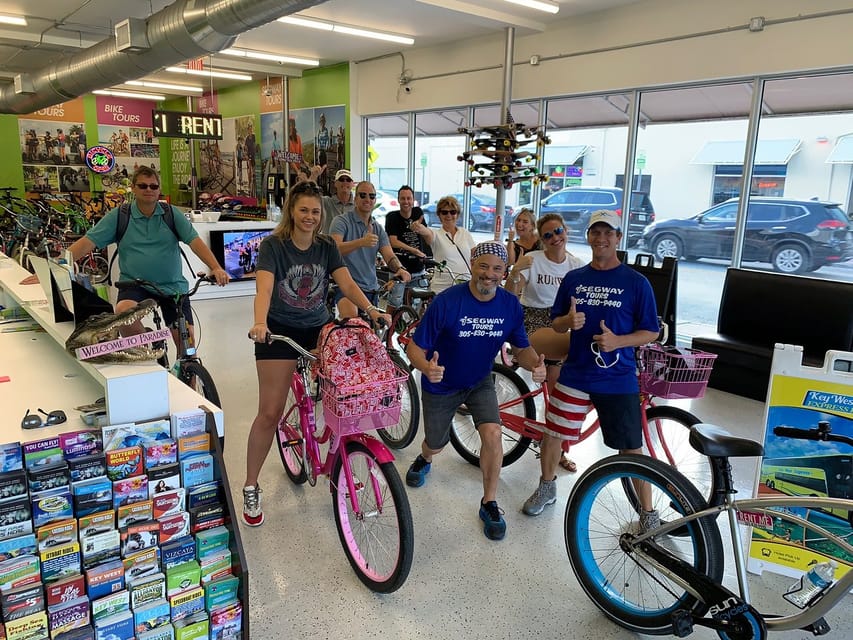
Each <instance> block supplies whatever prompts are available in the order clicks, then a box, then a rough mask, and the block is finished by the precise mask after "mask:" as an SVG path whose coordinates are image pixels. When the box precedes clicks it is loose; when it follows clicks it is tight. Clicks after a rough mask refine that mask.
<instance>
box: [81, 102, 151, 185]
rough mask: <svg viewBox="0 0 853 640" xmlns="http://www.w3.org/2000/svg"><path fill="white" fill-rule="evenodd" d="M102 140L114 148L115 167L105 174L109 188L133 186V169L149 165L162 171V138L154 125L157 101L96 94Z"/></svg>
mask: <svg viewBox="0 0 853 640" xmlns="http://www.w3.org/2000/svg"><path fill="white" fill-rule="evenodd" d="M95 104H96V108H97V114H98V144H102V145H104V146H105V147H108V148H109V149H111V150H112V152H113V154H115V157H116V164H115V167H114V168H113V170H112V171H111V172H110V173H108V174H105V175H102V176H101V182H102V184H103V185H104V189H106V190H114V189H119V188H124V189H128V188H130V179H131V177H133V172H134V171H136V170H137V169H138V168H139V167H140V166H143V165H145V166H148V167H151V168H152V169H154V170H155V171H157V173H158V174H159V172H160V140H159V138H155V137H154V131H153V129H152V127H151V111H152V109H153V105H152V103H151V102H150V101H148V100H134V99H131V98H117V97H115V96H101V95H98V96H95Z"/></svg>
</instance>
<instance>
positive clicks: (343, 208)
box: [320, 169, 355, 233]
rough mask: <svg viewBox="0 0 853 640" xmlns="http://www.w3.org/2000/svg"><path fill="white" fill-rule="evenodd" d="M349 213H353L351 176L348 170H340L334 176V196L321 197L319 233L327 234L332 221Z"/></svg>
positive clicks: (353, 202)
mask: <svg viewBox="0 0 853 640" xmlns="http://www.w3.org/2000/svg"><path fill="white" fill-rule="evenodd" d="M350 211H355V201H354V199H353V194H352V174H351V173H350V172H349V170H348V169H341V170H339V171H338V172H337V173H336V174H335V195H333V196H323V228H322V229H321V230H320V232H321V233H329V229H330V228H331V227H332V220H334V219H335V218H336V217H337V216H339V215H341V214H342V213H348V212H350Z"/></svg>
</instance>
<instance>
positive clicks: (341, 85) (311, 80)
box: [0, 63, 352, 193]
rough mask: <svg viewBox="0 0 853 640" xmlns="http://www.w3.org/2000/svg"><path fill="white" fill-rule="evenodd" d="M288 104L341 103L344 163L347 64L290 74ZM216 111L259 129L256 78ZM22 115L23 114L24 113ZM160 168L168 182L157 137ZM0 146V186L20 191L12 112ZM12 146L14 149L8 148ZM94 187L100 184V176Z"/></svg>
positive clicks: (90, 114)
mask: <svg viewBox="0 0 853 640" xmlns="http://www.w3.org/2000/svg"><path fill="white" fill-rule="evenodd" d="M289 92H290V108H291V109H307V108H311V107H324V106H328V105H339V104H343V105H345V118H346V122H347V126H346V127H345V129H346V137H347V144H346V148H347V164H346V166H349V162H350V160H351V158H350V146H351V140H350V136H351V135H352V132H351V131H350V127H349V126H348V125H349V118H350V106H349V64H348V63H341V64H338V65H334V66H331V67H324V68H321V69H310V70H306V71H305V72H304V73H303V76H302V77H301V78H291V79H290V82H289ZM218 102H219V112H220V114H221V115H222V116H223V117H225V118H231V117H235V116H242V115H248V114H255V131H260V130H261V121H260V109H261V99H260V91H259V82H249V83H246V84H242V85H239V86H236V87H231V88H229V89H225V90H223V91H221V92H219V94H218ZM83 105H84V113H85V127H86V134H87V136H88V139H89V141H90V143H94V142H95V141H96V140H97V138H98V135H97V132H98V120H97V113H96V109H95V96H93V95H87V96H84V98H83ZM160 108H162V109H163V110H166V111H186V110H187V103H186V99H185V98H175V99H173V100H167V101H166V102H164V103H162V106H161V107H160ZM24 117H25V116H24ZM160 145H161V147H160V172H161V174H162V175H161V179H162V180H163V183H164V184H166V185H169V184H171V183H172V158H171V156H172V153H171V147H170V142H169V139H168V138H162V139H161V140H160ZM0 149H5V150H6V153H9V154H10V155H8V156H7V157H6V159H5V161H4V162H0V187H7V186H13V187H16V188H18V189H19V190H21V193H22V192H23V188H24V169H23V162H22V159H21V140H20V132H19V131H18V116H17V115H15V114H0ZM13 150H14V153H13V152H12V151H13ZM97 183H98V185H97V187H96V188H100V180H98V181H97Z"/></svg>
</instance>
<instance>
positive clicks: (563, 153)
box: [545, 144, 589, 164]
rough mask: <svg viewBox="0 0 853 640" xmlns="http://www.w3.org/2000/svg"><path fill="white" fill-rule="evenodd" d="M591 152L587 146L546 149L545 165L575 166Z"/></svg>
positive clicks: (575, 145)
mask: <svg viewBox="0 0 853 640" xmlns="http://www.w3.org/2000/svg"><path fill="white" fill-rule="evenodd" d="M588 152H589V146H588V145H585V144H570V145H566V146H553V147H551V146H549V147H545V164H574V163H575V162H577V161H578V158H581V157H583V156H585V155H586V154H587V153H588Z"/></svg>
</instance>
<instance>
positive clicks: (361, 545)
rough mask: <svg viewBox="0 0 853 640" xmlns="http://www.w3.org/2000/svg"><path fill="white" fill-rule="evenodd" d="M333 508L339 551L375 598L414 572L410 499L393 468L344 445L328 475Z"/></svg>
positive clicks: (360, 447) (354, 444)
mask: <svg viewBox="0 0 853 640" xmlns="http://www.w3.org/2000/svg"><path fill="white" fill-rule="evenodd" d="M342 456H347V460H348V461H349V466H350V469H351V470H352V481H353V483H354V485H355V488H356V492H357V495H358V506H359V511H358V512H357V513H356V512H354V511H353V508H352V502H351V501H350V495H349V491H348V489H347V478H346V473H345V472H344V465H343V459H342ZM331 480H332V505H333V507H334V510H335V524H336V525H337V528H338V535H339V536H340V539H341V545H342V546H343V548H344V552H345V553H346V555H347V559H348V560H349V562H350V565H352V568H353V570H354V571H355V573H356V575H357V576H358V578H359V580H361V581H362V582H363V583H364V584H365V585H367V586H368V587H369V588H370V589H371V590H373V591H376V592H378V593H391V592H392V591H396V590H397V589H399V588H400V586H402V584H403V583H404V582H405V581H406V578H407V577H408V575H409V570H410V569H411V568H412V554H413V552H414V544H415V542H414V526H413V524H412V512H411V508H410V507H409V499H408V497H407V496H406V490H405V488H404V487H403V482H402V481H401V480H400V476H399V474H398V473H397V469H396V468H395V467H394V464H393V463H392V462H384V463H380V462H379V461H378V460H377V459H376V457H375V456H374V454H373V453H372V452H371V451H370V449H369V448H368V447H367V446H366V445H365V444H363V443H362V442H358V441H356V440H345V441H344V442H343V443H342V444H341V449H340V451H339V455H338V457H337V459H336V460H335V466H334V470H333V471H332V478H331Z"/></svg>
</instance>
